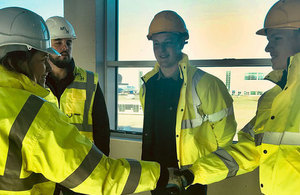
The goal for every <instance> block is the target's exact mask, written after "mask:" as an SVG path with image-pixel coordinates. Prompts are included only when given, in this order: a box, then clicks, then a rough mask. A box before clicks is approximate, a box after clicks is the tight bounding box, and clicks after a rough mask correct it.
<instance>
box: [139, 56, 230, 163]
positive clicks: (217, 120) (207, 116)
mask: <svg viewBox="0 0 300 195" xmlns="http://www.w3.org/2000/svg"><path fill="white" fill-rule="evenodd" d="M178 66H179V70H180V77H181V79H183V84H182V87H181V90H180V98H179V102H178V108H177V116H176V129H175V131H176V152H177V159H178V160H179V161H178V166H179V167H182V166H188V165H191V164H193V163H194V162H195V161H196V160H197V159H198V158H200V157H202V156H204V155H207V154H209V153H211V152H213V151H215V150H216V149H218V148H220V147H225V146H227V145H229V144H231V143H232V139H233V137H234V135H235V133H236V122H235V118H234V113H233V105H232V102H233V100H232V98H231V96H230V95H229V93H228V91H227V89H226V87H225V85H224V84H223V82H222V81H221V80H219V79H218V78H216V77H215V76H213V75H211V74H208V73H206V72H204V71H202V70H200V69H198V68H196V67H194V66H191V65H190V64H189V59H188V56H187V55H186V54H183V58H182V60H181V61H180V62H179V65H178ZM158 71H159V64H158V63H156V64H155V67H154V69H153V70H152V71H150V72H148V73H147V74H146V75H145V76H143V77H142V79H143V81H144V82H145V83H144V84H143V86H142V87H141V90H140V100H141V104H142V107H143V108H144V107H145V106H144V103H145V96H146V93H147V87H146V86H147V81H148V80H149V79H150V78H151V77H153V76H154V75H155V74H157V73H158ZM153 106H155V105H153ZM144 131H145V129H144ZM150 131H151V129H150ZM143 136H144V137H143V140H145V139H151V138H147V136H148V133H147V132H144V133H143ZM143 144H144V143H143Z"/></svg>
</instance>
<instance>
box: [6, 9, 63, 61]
mask: <svg viewBox="0 0 300 195" xmlns="http://www.w3.org/2000/svg"><path fill="white" fill-rule="evenodd" d="M0 18H1V20H0V59H1V58H2V57H4V56H5V55H6V54H7V53H8V52H12V51H28V50H30V49H32V48H34V49H36V50H39V51H42V52H45V53H49V54H54V55H60V54H59V53H58V52H57V51H56V50H54V49H53V48H52V47H51V41H50V36H49V31H48V28H47V26H46V23H45V21H44V20H43V18H42V17H41V16H39V15H38V14H36V13H34V12H32V11H30V10H27V9H24V8H20V7H7V8H3V9H0Z"/></svg>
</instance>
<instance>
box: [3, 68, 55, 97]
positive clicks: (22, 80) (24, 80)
mask: <svg viewBox="0 0 300 195" xmlns="http://www.w3.org/2000/svg"><path fill="white" fill-rule="evenodd" d="M0 73H1V76H0V87H9V88H16V89H24V90H26V91H29V92H31V93H33V94H34V95H37V96H40V97H42V98H44V97H46V96H47V95H48V94H49V91H48V90H46V89H45V88H43V87H42V86H40V85H39V84H37V83H35V82H34V81H32V80H31V79H29V78H28V77H27V76H26V75H24V74H22V73H18V72H14V71H10V70H7V69H6V68H5V67H4V66H3V65H2V64H0Z"/></svg>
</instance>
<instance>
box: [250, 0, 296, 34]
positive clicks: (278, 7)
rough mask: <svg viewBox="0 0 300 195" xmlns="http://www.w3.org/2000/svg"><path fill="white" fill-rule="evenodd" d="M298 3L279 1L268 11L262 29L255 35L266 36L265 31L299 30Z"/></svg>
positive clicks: (292, 0)
mask: <svg viewBox="0 0 300 195" xmlns="http://www.w3.org/2000/svg"><path fill="white" fill-rule="evenodd" d="M299 13H300V1H299V0H280V1H278V2H277V3H275V4H274V5H273V6H272V7H271V8H270V10H269V12H268V14H267V16H266V18H265V23H264V28H262V29H260V30H258V31H257V32H256V34H258V35H266V30H267V29H290V30H298V29H300V14H299Z"/></svg>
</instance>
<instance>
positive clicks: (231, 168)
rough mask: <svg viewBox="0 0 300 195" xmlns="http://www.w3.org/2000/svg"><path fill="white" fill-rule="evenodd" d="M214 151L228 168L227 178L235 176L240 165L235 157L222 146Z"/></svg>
mask: <svg viewBox="0 0 300 195" xmlns="http://www.w3.org/2000/svg"><path fill="white" fill-rule="evenodd" d="M213 153H214V154H216V155H217V156H218V157H219V158H220V159H221V160H222V161H223V162H224V164H225V165H226V167H227V168H228V174H227V178H228V177H233V176H235V175H236V173H237V172H238V170H239V165H238V164H237V162H236V161H235V160H234V158H233V157H232V156H231V155H230V154H229V153H228V152H227V151H226V150H224V149H222V148H219V149H217V150H216V151H214V152H213Z"/></svg>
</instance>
